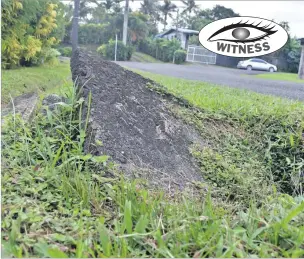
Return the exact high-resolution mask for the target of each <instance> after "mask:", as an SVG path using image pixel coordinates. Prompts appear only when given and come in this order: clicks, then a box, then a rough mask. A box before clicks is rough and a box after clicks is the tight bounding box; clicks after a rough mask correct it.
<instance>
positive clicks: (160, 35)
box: [157, 28, 199, 37]
mask: <svg viewBox="0 0 304 259" xmlns="http://www.w3.org/2000/svg"><path fill="white" fill-rule="evenodd" d="M174 31H178V32H182V33H185V34H196V35H198V34H199V31H195V30H189V29H183V28H178V29H174V28H171V29H169V30H167V31H165V32H163V33H161V34H158V35H157V36H158V37H162V36H165V35H167V34H169V33H171V32H174Z"/></svg>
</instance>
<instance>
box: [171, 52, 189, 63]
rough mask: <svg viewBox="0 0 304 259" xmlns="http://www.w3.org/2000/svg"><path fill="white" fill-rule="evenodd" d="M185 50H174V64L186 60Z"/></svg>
mask: <svg viewBox="0 0 304 259" xmlns="http://www.w3.org/2000/svg"><path fill="white" fill-rule="evenodd" d="M186 56H187V52H186V51H184V50H181V49H179V50H176V51H175V52H174V63H175V64H182V63H184V62H185V61H186Z"/></svg>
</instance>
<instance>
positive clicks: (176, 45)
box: [139, 39, 180, 62]
mask: <svg viewBox="0 0 304 259" xmlns="http://www.w3.org/2000/svg"><path fill="white" fill-rule="evenodd" d="M179 49H180V42H179V41H178V40H176V39H173V40H166V39H156V40H152V39H147V40H143V41H141V42H140V44H139V50H140V51H141V52H143V53H146V54H148V55H150V56H152V57H154V58H156V59H159V60H161V61H164V62H173V56H174V52H175V51H177V50H179Z"/></svg>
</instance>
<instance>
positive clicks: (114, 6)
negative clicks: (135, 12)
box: [89, 0, 122, 14]
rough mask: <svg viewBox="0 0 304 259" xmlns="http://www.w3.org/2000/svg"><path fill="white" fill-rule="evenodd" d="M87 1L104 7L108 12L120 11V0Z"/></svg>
mask: <svg viewBox="0 0 304 259" xmlns="http://www.w3.org/2000/svg"><path fill="white" fill-rule="evenodd" d="M89 2H91V3H94V4H96V5H97V7H99V8H104V9H105V10H106V12H107V13H109V14H115V13H120V12H121V7H120V2H122V0H104V1H99V0H89Z"/></svg>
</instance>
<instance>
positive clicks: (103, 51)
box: [97, 40, 134, 61]
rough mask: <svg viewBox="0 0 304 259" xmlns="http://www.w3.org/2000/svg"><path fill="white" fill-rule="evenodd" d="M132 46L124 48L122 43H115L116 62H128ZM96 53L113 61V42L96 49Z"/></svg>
mask: <svg viewBox="0 0 304 259" xmlns="http://www.w3.org/2000/svg"><path fill="white" fill-rule="evenodd" d="M133 51H134V49H133V47H132V46H125V45H124V44H123V42H122V41H117V53H116V60H118V61H125V60H130V59H131V57H132V54H133ZM97 53H99V54H100V55H102V56H103V57H104V58H106V59H109V60H114V59H115V41H114V40H110V42H109V43H108V44H104V45H102V46H100V47H99V48H98V49H97Z"/></svg>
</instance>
